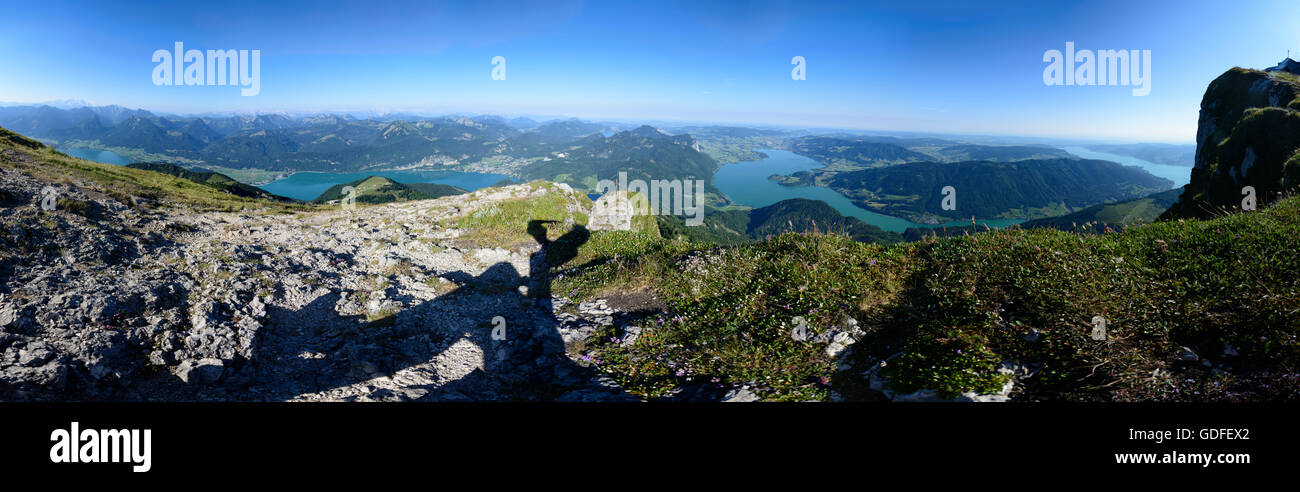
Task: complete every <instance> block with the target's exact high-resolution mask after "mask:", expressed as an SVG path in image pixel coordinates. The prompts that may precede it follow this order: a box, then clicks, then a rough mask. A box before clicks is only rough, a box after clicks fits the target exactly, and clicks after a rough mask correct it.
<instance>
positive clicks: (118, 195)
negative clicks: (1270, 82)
mask: <svg viewBox="0 0 1300 492" xmlns="http://www.w3.org/2000/svg"><path fill="white" fill-rule="evenodd" d="M25 142H31V143H35V142H34V141H32V140H30V139H26V138H25V137H22V136H20V135H17V134H15V133H12V132H9V131H8V130H4V129H3V128H0V151H8V150H12V151H14V152H18V153H19V154H22V157H20V158H17V159H13V158H3V159H0V165H2V166H5V167H10V168H14V169H18V170H20V171H23V172H26V173H28V174H30V175H32V176H35V177H37V178H38V179H42V180H45V181H51V182H63V183H71V180H73V179H77V180H85V181H87V182H90V183H94V184H95V185H97V186H99V187H100V188H101V191H102V192H104V193H106V194H108V195H109V196H111V197H113V198H114V199H116V200H118V201H121V202H123V203H124V204H127V205H135V204H138V203H149V202H164V203H168V204H175V205H183V206H188V207H193V208H196V209H199V210H218V211H240V210H249V211H251V210H267V211H272V212H294V211H302V210H310V207H307V206H303V205H297V204H290V203H280V202H274V201H269V200H262V199H255V198H244V197H239V196H235V195H231V194H229V193H226V192H223V191H221V190H218V189H216V188H213V187H211V186H206V185H203V184H199V183H195V182H193V181H190V180H188V179H184V178H179V177H176V176H171V175H168V174H163V173H159V172H154V171H147V170H143V169H132V168H128V167H124V166H114V165H112V164H102V163H98V162H91V161H87V160H82V159H77V158H73V157H69V156H67V155H64V154H62V153H59V152H57V151H55V150H53V149H50V148H48V147H45V146H43V145H40V144H36V146H31V145H28V144H27V143H25ZM137 198H138V199H141V200H137Z"/></svg>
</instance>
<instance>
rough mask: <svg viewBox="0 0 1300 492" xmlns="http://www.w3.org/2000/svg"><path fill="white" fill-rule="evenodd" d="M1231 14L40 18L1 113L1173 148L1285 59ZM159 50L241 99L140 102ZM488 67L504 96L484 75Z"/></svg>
mask: <svg viewBox="0 0 1300 492" xmlns="http://www.w3.org/2000/svg"><path fill="white" fill-rule="evenodd" d="M1251 7H1252V8H1241V9H1232V10H1231V11H1219V10H1218V9H1215V8H1212V7H1211V6H1206V5H1184V4H1182V3H1178V2H1152V3H1144V4H1141V5H1130V4H1127V3H1124V2H1101V3H1096V4H1092V5H1089V6H1087V7H1086V8H1085V7H1084V6H1080V5H1053V6H1047V5H1040V4H1036V3H1032V2H1019V1H1011V2H1003V3H1001V4H999V5H996V6H979V7H976V6H969V5H965V4H963V3H950V2H928V3H924V4H916V5H907V6H896V5H888V4H883V5H841V4H837V3H827V2H805V3H797V4H796V3H791V2H759V3H754V4H750V3H746V4H744V5H743V6H742V5H740V4H728V3H717V4H703V5H695V4H690V3H665V4H656V5H627V4H611V3H604V2H586V3H582V2H567V3H564V2H562V3H561V4H559V5H556V4H554V3H553V2H547V3H533V2H522V3H515V2H511V3H494V2H486V3H484V2H477V3H472V4H465V3H444V2H435V3H433V4H418V5H394V4H385V5H374V6H372V5H367V6H364V7H353V6H349V5H346V4H337V5H331V6H316V5H312V6H308V5H299V4H296V3H292V2H290V3H285V4H279V5H261V4H255V3H241V2H235V3H233V4H230V5H229V6H223V7H220V8H216V7H210V6H197V5H178V6H168V7H167V8H151V7H149V6H144V5H133V4H130V3H124V4H121V5H114V6H111V7H106V6H101V5H92V4H86V5H74V6H66V5H65V6H43V5H42V6H33V7H32V8H31V9H27V10H23V11H19V12H14V13H12V14H11V15H9V16H7V17H6V18H4V19H0V26H3V27H4V29H0V58H3V59H5V60H6V63H7V65H8V66H9V67H10V68H11V69H10V70H7V71H6V72H5V73H3V74H0V99H3V100H5V101H10V102H13V103H39V102H42V101H51V100H62V99H82V100H86V101H88V102H91V103H93V105H112V104H116V105H120V106H124V107H129V108H140V109H145V110H148V111H151V112H155V113H162V114H177V115H187V114H188V115H194V114H209V113H211V114H224V113H240V114H250V113H291V114H298V113H301V114H308V113H332V114H376V115H383V114H392V113H412V114H419V115H447V114H479V115H501V116H507V117H510V116H513V115H557V116H558V117H561V118H567V117H576V118H581V119H585V120H592V121H620V122H624V121H630V122H639V121H665V122H680V123H681V124H724V125H738V126H772V127H783V128H817V129H841V130H849V131H872V132H904V133H920V134H934V135H988V136H1004V137H1033V138H1046V139H1077V140H1098V141H1116V142H1159V143H1190V142H1193V141H1194V138H1195V132H1196V122H1197V113H1198V110H1199V103H1200V98H1201V95H1202V94H1203V92H1204V90H1205V87H1206V85H1208V83H1209V82H1210V81H1211V80H1212V79H1213V78H1214V77H1216V76H1218V75H1219V74H1220V73H1222V72H1223V71H1224V70H1227V69H1228V68H1231V67H1233V66H1244V67H1251V68H1264V67H1267V66H1272V65H1274V64H1276V63H1277V61H1279V60H1281V59H1283V58H1285V56H1286V55H1287V50H1288V49H1291V51H1292V52H1300V34H1297V32H1300V29H1297V27H1300V26H1297V25H1296V24H1297V23H1300V20H1297V19H1300V15H1297V14H1300V5H1297V4H1294V2H1281V1H1267V2H1266V1H1260V2H1253V4H1252V6H1251ZM358 9H364V12H362V11H360V10H358ZM502 12H505V13H502ZM363 14H364V15H363ZM1156 19H1159V20H1160V22H1158V23H1157V22H1154V20H1156ZM72 32H75V33H76V34H77V35H76V36H69V35H67V34H68V33H72ZM33 40H39V41H40V42H39V43H32V41H33ZM175 42H182V43H184V45H185V47H186V49H187V50H188V49H197V50H212V49H221V50H224V49H231V50H258V51H260V53H261V59H260V65H261V74H260V91H259V92H260V93H259V94H257V95H256V96H252V97H244V96H241V95H240V91H239V90H238V89H237V88H234V87H220V86H216V87H213V86H180V87H177V86H159V85H155V84H154V83H152V82H151V79H150V73H151V71H153V70H154V68H155V65H157V63H155V62H153V61H151V59H150V55H151V54H152V53H154V52H155V51H157V50H169V49H171V48H172V46H173V43H175ZM1067 42H1073V43H1074V45H1077V47H1078V49H1080V50H1085V49H1087V50H1138V51H1141V50H1150V51H1151V56H1150V57H1149V59H1150V60H1151V73H1150V74H1147V75H1148V76H1149V89H1150V94H1149V95H1146V96H1133V95H1131V94H1130V87H1128V86H1118V87H1116V86H1101V85H1098V86H1049V85H1046V84H1045V83H1044V75H1043V72H1044V67H1045V66H1046V63H1044V53H1045V52H1046V51H1048V50H1063V49H1064V48H1065V46H1066V43H1067ZM1289 47H1290V48H1289ZM497 56H501V57H504V59H505V61H506V63H505V64H504V66H505V67H506V71H505V75H506V77H505V79H504V80H493V78H492V76H491V73H492V70H493V69H494V67H495V65H494V64H493V63H492V61H493V59H494V57H497ZM796 56H798V57H804V59H805V60H806V69H805V74H806V79H805V80H792V77H791V72H792V67H793V64H792V58H793V57H796ZM1135 76H1136V75H1135ZM177 77H180V74H177Z"/></svg>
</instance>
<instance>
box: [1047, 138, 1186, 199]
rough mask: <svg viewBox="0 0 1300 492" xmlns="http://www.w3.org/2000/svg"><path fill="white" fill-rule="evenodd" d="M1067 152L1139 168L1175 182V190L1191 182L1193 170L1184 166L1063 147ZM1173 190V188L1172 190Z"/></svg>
mask: <svg viewBox="0 0 1300 492" xmlns="http://www.w3.org/2000/svg"><path fill="white" fill-rule="evenodd" d="M1061 148H1062V149H1065V151H1066V152H1069V153H1071V154H1074V155H1077V156H1079V157H1082V158H1084V159H1097V160H1102V161H1111V162H1118V163H1120V164H1123V165H1126V166H1137V167H1140V168H1142V169H1145V170H1146V171H1147V172H1149V173H1151V174H1153V175H1156V176H1159V177H1161V178H1165V179H1167V180H1170V181H1173V182H1174V186H1173V188H1181V187H1182V186H1183V185H1185V184H1187V183H1189V182H1191V180H1192V168H1190V167H1183V166H1170V165H1167V164H1156V163H1154V162H1151V161H1147V160H1142V159H1138V158H1136V157H1130V156H1126V155H1119V154H1111V153H1109V152H1097V151H1095V150H1088V149H1085V148H1083V147H1061ZM1171 189H1172V188H1171Z"/></svg>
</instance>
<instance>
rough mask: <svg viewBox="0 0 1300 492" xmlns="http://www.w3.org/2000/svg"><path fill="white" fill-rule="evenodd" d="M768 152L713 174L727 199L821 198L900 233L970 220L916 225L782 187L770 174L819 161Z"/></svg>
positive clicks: (753, 202) (822, 193) (821, 193)
mask: <svg viewBox="0 0 1300 492" xmlns="http://www.w3.org/2000/svg"><path fill="white" fill-rule="evenodd" d="M758 150H759V152H762V153H764V154H767V156H768V157H767V158H766V159H762V160H758V161H749V162H738V163H735V164H727V165H724V166H722V168H720V169H718V172H717V174H714V175H713V185H714V186H717V187H718V189H719V190H722V192H723V193H726V194H727V197H728V198H731V200H732V201H734V202H736V203H739V204H741V205H746V206H750V207H756V208H757V207H766V206H768V205H771V204H773V203H776V202H779V201H781V200H789V199H791V198H807V199H809V200H821V201H823V202H826V204H827V205H830V206H831V208H834V209H835V210H836V211H838V212H839V213H840V214H843V215H845V216H849V217H857V218H858V219H860V220H862V221H863V222H866V223H868V224H871V225H874V226H876V227H879V228H881V229H884V230H886V231H893V232H903V231H904V230H906V229H907V228H909V227H928V228H935V227H943V226H949V227H952V226H962V225H970V221H969V220H966V221H954V222H949V223H946V224H939V225H934V224H918V223H915V222H912V221H909V220H907V219H901V218H898V217H892V216H889V215H884V214H879V213H876V212H872V211H870V210H867V209H864V208H862V207H859V206H857V205H854V204H853V202H852V201H850V200H849V199H848V197H845V196H844V195H841V194H840V192H838V191H835V190H832V189H830V188H823V187H820V186H785V185H781V184H778V183H777V182H775V181H772V180H769V179H767V177H768V176H771V175H773V174H784V175H789V174H792V173H795V172H798V171H808V170H813V169H817V168H820V167H822V165H821V164H820V163H818V162H817V161H814V160H812V159H809V158H807V157H804V156H801V155H799V154H795V153H793V152H789V151H785V150H769V149H758ZM1021 222H1023V221H1021V220H1014V219H979V220H976V223H978V224H981V225H987V226H989V227H993V228H999V227H1006V226H1009V225H1012V224H1019V223H1021Z"/></svg>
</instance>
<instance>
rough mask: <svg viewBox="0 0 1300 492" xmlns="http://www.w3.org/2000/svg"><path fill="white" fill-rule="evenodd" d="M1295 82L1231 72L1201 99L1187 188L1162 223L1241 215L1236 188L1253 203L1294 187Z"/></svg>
mask: <svg viewBox="0 0 1300 492" xmlns="http://www.w3.org/2000/svg"><path fill="white" fill-rule="evenodd" d="M1297 96H1300V79H1297V78H1296V77H1295V76H1294V75H1292V74H1290V73H1288V72H1284V71H1283V72H1262V71H1257V70H1247V69H1242V68H1233V69H1231V70H1228V71H1227V72H1225V73H1224V74H1223V75H1220V76H1219V77H1218V78H1216V79H1214V81H1213V82H1211V83H1210V86H1209V88H1207V89H1206V91H1205V96H1204V98H1203V99H1202V100H1201V116H1200V120H1199V127H1198V128H1197V131H1196V165H1195V167H1194V168H1193V170H1192V177H1191V183H1190V184H1188V185H1187V186H1186V187H1185V189H1184V190H1185V191H1184V193H1183V195H1182V197H1181V198H1180V200H1179V202H1178V203H1175V204H1174V205H1173V206H1172V207H1171V208H1170V209H1169V210H1168V211H1167V212H1165V214H1164V216H1163V217H1164V218H1180V217H1197V218H1205V217H1210V216H1213V215H1216V214H1221V213H1224V212H1225V211H1236V210H1241V207H1242V199H1243V198H1244V195H1243V188H1245V187H1247V186H1250V187H1253V188H1254V189H1255V194H1256V201H1257V206H1259V207H1262V206H1264V205H1265V204H1268V203H1271V202H1273V201H1275V200H1276V199H1277V198H1278V197H1279V196H1280V195H1281V194H1282V193H1283V192H1286V191H1288V190H1292V189H1294V188H1295V187H1296V186H1297V185H1300V156H1298V155H1297V153H1296V151H1297V149H1300V99H1298V98H1297Z"/></svg>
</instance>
